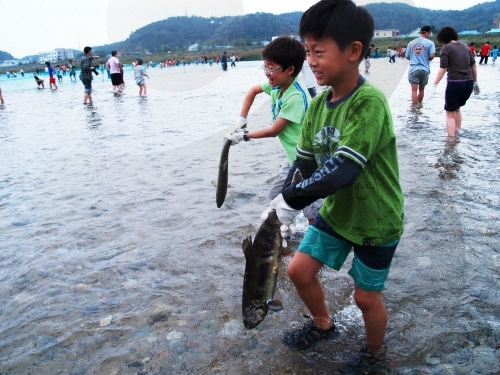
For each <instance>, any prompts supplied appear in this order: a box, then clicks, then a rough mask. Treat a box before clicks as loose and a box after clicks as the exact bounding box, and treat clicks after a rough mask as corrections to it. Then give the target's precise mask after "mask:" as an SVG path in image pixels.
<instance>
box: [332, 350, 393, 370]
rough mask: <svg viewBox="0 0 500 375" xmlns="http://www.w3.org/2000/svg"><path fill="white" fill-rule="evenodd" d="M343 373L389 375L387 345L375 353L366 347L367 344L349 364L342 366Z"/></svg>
mask: <svg viewBox="0 0 500 375" xmlns="http://www.w3.org/2000/svg"><path fill="white" fill-rule="evenodd" d="M341 374H344V375H351V374H352V375H357V374H370V375H388V374H390V369H389V363H388V361H387V350H386V348H385V345H384V346H383V347H382V352H381V353H379V354H373V353H371V352H369V351H368V349H366V346H364V347H363V348H361V350H360V351H359V352H358V353H356V355H355V356H354V358H353V359H351V360H350V361H349V362H348V363H347V365H345V366H344V367H342V369H341Z"/></svg>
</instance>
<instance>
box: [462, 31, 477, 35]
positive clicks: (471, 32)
mask: <svg viewBox="0 0 500 375" xmlns="http://www.w3.org/2000/svg"><path fill="white" fill-rule="evenodd" d="M478 34H481V33H480V32H479V31H477V30H464V31H460V32H459V33H458V35H478Z"/></svg>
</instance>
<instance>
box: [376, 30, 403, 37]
mask: <svg viewBox="0 0 500 375" xmlns="http://www.w3.org/2000/svg"><path fill="white" fill-rule="evenodd" d="M373 37H374V38H399V30H397V29H387V30H375V31H374V32H373Z"/></svg>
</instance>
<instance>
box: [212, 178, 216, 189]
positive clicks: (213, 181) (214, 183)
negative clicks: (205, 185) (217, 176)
mask: <svg viewBox="0 0 500 375" xmlns="http://www.w3.org/2000/svg"><path fill="white" fill-rule="evenodd" d="M212 185H214V186H215V188H216V189H217V182H215V180H212Z"/></svg>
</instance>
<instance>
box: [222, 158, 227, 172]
mask: <svg viewBox="0 0 500 375" xmlns="http://www.w3.org/2000/svg"><path fill="white" fill-rule="evenodd" d="M222 169H223V170H225V171H226V170H227V160H226V161H225V162H224V165H223V166H222Z"/></svg>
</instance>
